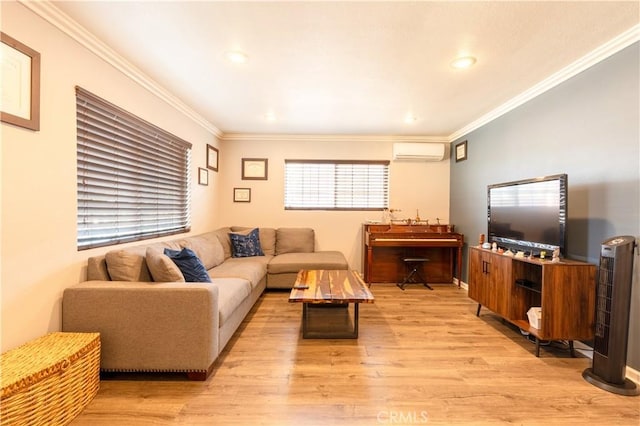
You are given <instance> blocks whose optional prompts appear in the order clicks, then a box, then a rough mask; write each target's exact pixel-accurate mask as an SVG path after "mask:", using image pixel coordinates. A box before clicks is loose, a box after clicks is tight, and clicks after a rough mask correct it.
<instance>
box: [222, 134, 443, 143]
mask: <svg viewBox="0 0 640 426" xmlns="http://www.w3.org/2000/svg"><path fill="white" fill-rule="evenodd" d="M222 141H224V142H234V141H235V142H240V141H242V142H271V141H278V142H283V141H294V142H415V143H419V142H424V143H448V142H449V140H448V139H447V137H446V136H401V135H395V136H394V135H302V134H298V135H296V134H260V133H225V134H224V135H223V136H222Z"/></svg>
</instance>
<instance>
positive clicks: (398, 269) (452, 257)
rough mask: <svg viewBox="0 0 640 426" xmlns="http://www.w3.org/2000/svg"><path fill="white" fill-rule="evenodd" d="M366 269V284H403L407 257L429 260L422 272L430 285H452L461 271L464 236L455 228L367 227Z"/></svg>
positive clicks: (364, 233)
mask: <svg viewBox="0 0 640 426" xmlns="http://www.w3.org/2000/svg"><path fill="white" fill-rule="evenodd" d="M362 235H363V244H364V249H363V269H364V281H365V282H367V283H394V282H395V283H398V282H402V280H403V278H404V276H405V274H406V272H407V271H406V270H405V265H404V262H403V261H402V259H403V258H404V257H426V258H428V259H429V262H427V263H426V264H425V265H424V270H423V271H420V272H421V274H422V276H423V277H425V279H426V280H427V281H429V282H430V283H450V282H453V279H454V278H458V286H460V274H461V271H462V247H463V245H464V236H463V235H462V234H459V233H456V232H454V226H453V225H377V224H364V226H363V230H362Z"/></svg>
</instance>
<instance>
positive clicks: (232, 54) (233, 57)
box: [225, 50, 249, 64]
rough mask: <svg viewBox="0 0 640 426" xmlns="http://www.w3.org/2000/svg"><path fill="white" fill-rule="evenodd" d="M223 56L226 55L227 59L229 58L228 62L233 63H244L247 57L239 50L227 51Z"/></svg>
mask: <svg viewBox="0 0 640 426" xmlns="http://www.w3.org/2000/svg"><path fill="white" fill-rule="evenodd" d="M225 56H226V57H227V60H229V62H233V63H234V64H244V63H245V62H247V60H248V59H249V57H248V56H247V54H246V53H244V52H241V51H239V50H232V51H229V52H227V53H226V54H225Z"/></svg>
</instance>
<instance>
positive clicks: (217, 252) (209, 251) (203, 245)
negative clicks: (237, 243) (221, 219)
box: [180, 232, 224, 269]
mask: <svg viewBox="0 0 640 426" xmlns="http://www.w3.org/2000/svg"><path fill="white" fill-rule="evenodd" d="M180 247H181V248H185V247H186V248H188V249H191V250H193V252H194V253H195V254H196V256H198V258H199V259H200V260H201V261H202V264H203V265H204V267H205V269H211V268H213V267H216V266H218V265H219V264H221V263H222V262H224V249H223V248H222V243H220V240H219V239H218V237H217V235H216V233H215V232H208V233H206V234H202V235H196V236H194V237H189V238H185V239H184V240H181V241H180Z"/></svg>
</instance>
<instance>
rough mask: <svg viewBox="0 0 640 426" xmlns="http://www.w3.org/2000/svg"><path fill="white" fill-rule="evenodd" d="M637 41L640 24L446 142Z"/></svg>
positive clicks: (506, 103) (467, 126)
mask: <svg viewBox="0 0 640 426" xmlns="http://www.w3.org/2000/svg"><path fill="white" fill-rule="evenodd" d="M639 40H640V24H638V25H635V26H633V27H631V28H630V29H628V30H627V31H625V32H623V33H622V34H620V35H619V36H617V37H615V38H613V39H612V40H610V41H609V42H607V43H605V44H603V45H602V46H600V47H598V48H596V49H595V50H593V51H591V52H590V53H588V54H587V55H585V56H583V57H582V58H580V59H578V60H577V61H575V62H573V63H572V64H570V65H568V66H566V67H565V68H563V69H561V70H560V71H558V72H556V73H554V74H552V75H551V76H549V77H548V78H546V79H544V80H542V81H541V82H540V83H538V84H536V85H535V86H533V87H531V88H530V89H528V90H526V91H524V92H522V93H521V94H519V95H518V96H516V97H515V98H512V99H511V100H509V101H507V102H505V103H504V104H502V105H501V106H499V107H498V108H496V109H494V110H493V111H490V112H489V113H487V114H485V115H483V116H482V117H480V118H478V119H477V120H475V121H472V122H471V123H469V124H467V125H466V126H464V127H463V128H461V129H460V130H458V131H456V132H454V133H452V134H451V135H449V137H448V138H447V140H448V141H449V142H453V141H455V140H456V139H458V138H461V137H463V136H465V135H466V134H468V133H471V132H472V131H474V130H476V129H478V128H480V127H482V126H484V125H485V124H487V123H489V122H491V121H493V120H495V119H496V118H498V117H500V116H502V115H504V114H506V113H508V112H509V111H512V110H514V109H515V108H517V107H519V106H520V105H522V104H524V103H525V102H528V101H530V100H531V99H533V98H535V97H536V96H539V95H541V94H542V93H544V92H546V91H547V90H549V89H552V88H554V87H556V86H557V85H559V84H560V83H563V82H565V81H567V80H569V79H570V78H571V77H573V76H575V75H577V74H579V73H581V72H582V71H584V70H586V69H588V68H590V67H592V66H593V65H595V64H597V63H598V62H600V61H603V60H604V59H606V58H608V57H609V56H611V55H613V54H615V53H618V52H619V51H621V50H622V49H624V48H626V47H628V46H630V45H632V44H633V43H635V42H637V41H639Z"/></svg>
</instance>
